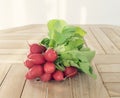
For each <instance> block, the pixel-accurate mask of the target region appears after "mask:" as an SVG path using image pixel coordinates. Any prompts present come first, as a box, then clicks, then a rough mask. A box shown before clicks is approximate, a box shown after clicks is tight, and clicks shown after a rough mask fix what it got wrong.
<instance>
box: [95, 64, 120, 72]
mask: <svg viewBox="0 0 120 98" xmlns="http://www.w3.org/2000/svg"><path fill="white" fill-rule="evenodd" d="M97 68H98V71H99V72H120V64H98V65H97Z"/></svg>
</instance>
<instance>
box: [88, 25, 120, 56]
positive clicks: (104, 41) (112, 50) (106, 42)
mask: <svg viewBox="0 0 120 98" xmlns="http://www.w3.org/2000/svg"><path fill="white" fill-rule="evenodd" d="M90 29H91V32H92V33H93V34H94V35H95V37H96V38H97V40H98V41H99V43H100V44H101V45H102V47H103V48H104V50H105V52H106V53H107V54H118V53H120V51H119V50H118V48H117V47H116V46H115V45H114V44H113V43H112V42H111V40H110V39H109V38H108V37H107V36H106V35H105V34H104V32H103V31H102V30H100V28H98V27H97V26H91V27H90Z"/></svg>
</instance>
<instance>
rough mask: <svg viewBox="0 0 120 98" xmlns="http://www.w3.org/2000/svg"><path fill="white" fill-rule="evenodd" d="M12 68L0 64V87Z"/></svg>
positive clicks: (8, 65) (9, 65)
mask: <svg viewBox="0 0 120 98" xmlns="http://www.w3.org/2000/svg"><path fill="white" fill-rule="evenodd" d="M10 67H11V64H2V63H0V86H1V84H2V82H3V80H4V78H5V76H6V75H7V73H8V71H9V69H10Z"/></svg>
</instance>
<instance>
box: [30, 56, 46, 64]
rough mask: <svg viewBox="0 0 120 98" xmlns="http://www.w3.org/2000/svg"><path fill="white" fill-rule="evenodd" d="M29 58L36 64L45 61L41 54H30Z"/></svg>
mask: <svg viewBox="0 0 120 98" xmlns="http://www.w3.org/2000/svg"><path fill="white" fill-rule="evenodd" d="M29 59H32V61H33V63H34V64H37V65H39V64H44V63H45V58H44V56H43V55H42V54H31V55H30V56H29Z"/></svg>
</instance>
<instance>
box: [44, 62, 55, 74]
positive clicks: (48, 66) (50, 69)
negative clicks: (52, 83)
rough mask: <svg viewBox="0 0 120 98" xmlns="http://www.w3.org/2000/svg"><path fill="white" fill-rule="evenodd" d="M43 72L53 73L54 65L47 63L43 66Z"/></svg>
mask: <svg viewBox="0 0 120 98" xmlns="http://www.w3.org/2000/svg"><path fill="white" fill-rule="evenodd" d="M44 71H45V72H46V73H53V72H54V71H55V64H54V63H51V62H47V63H45V64H44Z"/></svg>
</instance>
